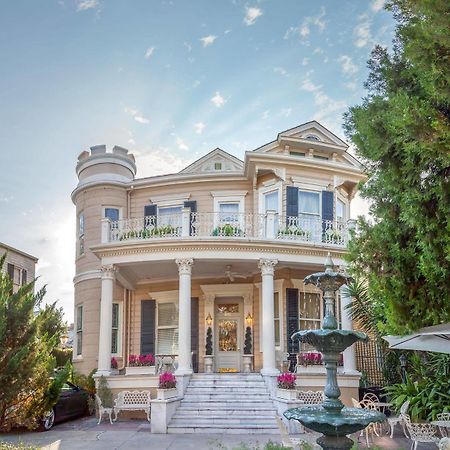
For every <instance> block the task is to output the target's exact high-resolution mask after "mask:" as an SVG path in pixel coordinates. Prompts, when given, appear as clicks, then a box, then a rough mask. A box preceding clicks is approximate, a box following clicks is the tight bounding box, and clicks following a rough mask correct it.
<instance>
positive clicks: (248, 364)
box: [242, 355, 253, 373]
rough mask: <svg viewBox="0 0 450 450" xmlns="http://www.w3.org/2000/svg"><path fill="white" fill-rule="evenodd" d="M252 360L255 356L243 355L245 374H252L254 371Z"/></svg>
mask: <svg viewBox="0 0 450 450" xmlns="http://www.w3.org/2000/svg"><path fill="white" fill-rule="evenodd" d="M252 359H253V355H242V363H243V366H244V373H250V372H251V371H252Z"/></svg>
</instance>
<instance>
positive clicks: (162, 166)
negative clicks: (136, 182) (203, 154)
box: [134, 148, 192, 177]
mask: <svg viewBox="0 0 450 450" xmlns="http://www.w3.org/2000/svg"><path fill="white" fill-rule="evenodd" d="M134 154H135V156H136V164H137V166H138V167H139V174H140V175H139V176H140V177H150V176H154V175H165V174H168V173H176V172H178V171H180V170H181V169H183V168H185V167H186V166H188V165H189V164H190V163H191V162H192V161H190V160H188V159H185V158H184V157H180V156H176V155H174V154H172V153H171V151H170V150H169V149H168V148H158V149H155V148H152V149H144V150H143V151H142V154H140V155H136V153H135V152H134Z"/></svg>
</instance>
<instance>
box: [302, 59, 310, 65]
mask: <svg viewBox="0 0 450 450" xmlns="http://www.w3.org/2000/svg"><path fill="white" fill-rule="evenodd" d="M308 64H309V58H303V59H302V66H307V65H308Z"/></svg>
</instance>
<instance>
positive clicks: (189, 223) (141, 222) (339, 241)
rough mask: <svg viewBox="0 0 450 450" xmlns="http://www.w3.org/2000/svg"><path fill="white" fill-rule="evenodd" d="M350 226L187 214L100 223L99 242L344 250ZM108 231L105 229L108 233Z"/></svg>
mask: <svg viewBox="0 0 450 450" xmlns="http://www.w3.org/2000/svg"><path fill="white" fill-rule="evenodd" d="M352 225H353V223H352V224H350V223H345V222H343V221H338V220H321V219H320V218H318V217H304V216H300V217H294V216H293V217H285V216H280V215H279V214H276V213H275V212H274V211H267V213H266V214H253V213H233V212H190V211H189V209H188V208H184V209H183V211H182V212H181V213H177V214H164V215H160V216H146V217H138V218H132V219H122V220H117V221H109V220H108V221H103V222H102V242H115V241H132V240H147V239H173V238H214V237H216V238H233V239H236V238H247V239H261V240H275V241H295V242H299V243H308V242H309V243H314V244H325V245H336V246H340V247H343V246H345V245H346V244H347V242H348V239H349V233H348V232H349V228H350V227H352ZM108 226H109V228H108ZM107 228H108V229H107Z"/></svg>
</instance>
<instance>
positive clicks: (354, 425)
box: [284, 255, 386, 450]
mask: <svg viewBox="0 0 450 450" xmlns="http://www.w3.org/2000/svg"><path fill="white" fill-rule="evenodd" d="M349 281H350V277H348V276H346V275H344V274H342V273H338V272H335V271H334V265H333V261H332V260H331V257H330V255H328V257H327V260H326V262H325V271H324V272H319V273H314V274H312V275H309V276H307V277H306V278H305V280H304V283H305V284H314V285H315V286H317V287H318V288H319V289H321V290H322V291H323V298H324V301H325V317H324V320H323V327H322V329H320V330H303V331H297V332H296V333H294V334H293V335H292V337H291V338H292V339H293V340H298V341H300V342H303V343H307V344H310V345H312V346H313V347H314V348H315V349H316V350H318V351H319V352H321V353H322V360H323V362H324V365H325V369H326V374H327V381H326V385H325V389H324V394H325V400H324V402H323V404H322V405H321V406H318V407H317V406H316V407H299V408H292V409H288V410H287V411H285V412H284V416H285V417H286V418H287V419H288V420H297V421H299V422H300V423H302V424H303V425H304V426H306V427H307V428H310V429H312V430H314V431H318V432H320V433H323V436H321V437H320V438H319V439H317V443H318V444H319V445H320V446H321V447H322V448H323V449H326V450H334V449H335V450H349V449H351V447H352V445H353V441H352V440H351V439H350V438H348V437H347V435H349V434H351V433H355V432H356V431H359V430H362V429H363V428H365V427H366V426H367V425H369V424H370V423H372V422H383V421H384V420H386V417H385V415H384V414H381V413H379V412H378V411H373V410H366V409H361V408H344V405H343V403H342V401H341V400H340V398H339V397H340V395H341V391H340V389H339V386H338V383H337V366H338V361H339V354H340V353H341V352H343V351H344V350H345V349H346V348H348V347H350V346H351V345H352V344H354V343H355V342H357V341H367V335H366V334H365V333H361V332H359V331H353V330H338V329H337V320H336V317H335V315H334V302H335V298H336V291H337V290H338V289H339V288H340V287H341V286H342V285H344V284H347V283H348V282H349Z"/></svg>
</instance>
